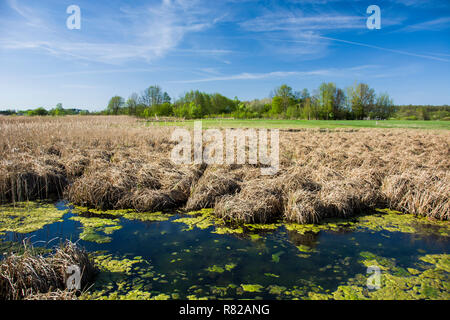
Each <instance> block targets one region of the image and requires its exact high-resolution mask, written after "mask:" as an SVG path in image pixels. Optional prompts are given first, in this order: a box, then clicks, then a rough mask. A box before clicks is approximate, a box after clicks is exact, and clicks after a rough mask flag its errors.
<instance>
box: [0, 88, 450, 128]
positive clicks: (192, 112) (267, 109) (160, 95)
mask: <svg viewBox="0 0 450 320" xmlns="http://www.w3.org/2000/svg"><path fill="white" fill-rule="evenodd" d="M0 114H3V115H14V114H18V115H28V116H36V115H40V116H45V115H52V116H58V115H71V114H108V115H131V116H137V117H142V118H150V117H152V118H153V117H178V118H184V119H200V118H211V117H227V118H228V117H231V118H236V119H252V118H272V119H306V120H344V119H345V120H353V119H355V120H356V119H358V120H360V119H379V120H384V119H396V120H450V106H448V105H444V106H422V105H403V106H395V105H394V103H393V101H392V99H391V98H390V97H389V95H388V94H387V93H378V94H377V93H376V92H375V90H374V89H372V88H370V87H369V86H368V85H367V84H365V83H357V84H355V85H354V86H353V87H349V88H346V89H345V90H343V89H341V88H338V87H336V85H335V84H334V83H322V84H321V85H320V87H319V88H317V89H316V90H314V91H313V93H310V92H309V91H308V89H303V90H301V91H294V90H293V89H292V88H291V87H289V86H288V85H285V84H283V85H281V86H280V87H278V88H275V89H274V90H273V91H272V92H271V93H270V95H269V97H268V98H264V99H255V100H252V101H240V100H239V99H237V98H234V99H230V98H228V97H225V96H223V95H221V94H219V93H213V94H209V93H205V92H200V91H198V90H197V91H189V92H187V93H185V94H184V95H183V96H181V97H179V98H178V99H176V100H174V101H172V98H171V97H170V96H169V94H167V92H164V91H163V90H162V89H161V87H159V86H157V85H155V86H150V87H148V88H147V89H146V90H144V91H143V92H142V93H141V94H138V93H133V94H131V95H130V96H129V97H128V99H126V100H125V99H124V98H123V97H120V96H114V97H112V98H111V99H110V101H109V103H108V105H107V107H106V109H105V110H103V111H101V112H94V113H92V112H91V113H90V112H89V111H87V110H79V109H64V108H63V106H62V104H61V103H59V104H58V105H57V106H56V107H54V108H51V109H49V110H47V109H45V108H37V109H30V110H27V111H21V112H19V111H14V110H7V111H0Z"/></svg>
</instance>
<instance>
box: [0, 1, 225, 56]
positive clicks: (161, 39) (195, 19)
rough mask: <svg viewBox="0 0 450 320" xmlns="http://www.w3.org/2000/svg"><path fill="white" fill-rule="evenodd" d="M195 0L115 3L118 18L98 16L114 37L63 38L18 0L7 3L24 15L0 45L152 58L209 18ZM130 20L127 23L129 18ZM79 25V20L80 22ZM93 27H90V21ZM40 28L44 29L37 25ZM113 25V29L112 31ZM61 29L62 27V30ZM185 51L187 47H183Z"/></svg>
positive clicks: (202, 27)
mask: <svg viewBox="0 0 450 320" xmlns="http://www.w3.org/2000/svg"><path fill="white" fill-rule="evenodd" d="M198 2H199V1H185V0H173V1H170V0H163V1H162V2H161V3H160V4H157V5H153V6H146V7H141V8H133V9H130V8H121V10H120V13H118V14H119V15H121V16H120V19H118V21H120V22H117V21H115V22H109V21H108V20H107V19H106V20H104V21H99V22H98V23H97V24H96V26H99V27H98V28H100V29H101V28H104V26H103V23H102V22H104V23H105V24H106V25H107V24H108V23H111V24H112V26H113V27H114V28H111V29H110V30H108V31H109V33H112V34H113V33H114V32H119V33H120V34H121V35H123V36H122V37H117V40H114V41H99V40H97V39H96V40H92V41H88V40H84V41H80V40H79V39H78V38H76V37H73V38H71V39H67V37H68V36H67V32H66V30H65V29H64V28H61V26H58V27H55V26H54V25H52V24H51V23H48V22H47V20H48V19H44V18H42V17H40V12H38V11H36V10H33V9H32V8H30V7H27V6H24V5H23V4H21V3H20V2H19V1H18V0H8V2H7V3H8V5H9V6H10V8H11V9H12V10H14V11H15V12H16V13H18V15H19V16H20V17H21V18H22V20H24V21H25V24H23V23H21V22H20V21H15V25H17V26H21V27H20V28H15V29H14V31H11V32H9V33H5V34H3V35H1V36H0V48H4V49H16V50H17V49H22V50H26V49H34V50H41V51H42V52H46V53H48V54H52V55H54V56H57V57H62V58H71V59H73V58H76V59H81V60H88V61H95V62H103V63H108V64H117V63H121V62H123V61H125V60H145V61H152V60H154V59H155V58H160V57H163V56H165V55H167V54H168V53H170V52H172V51H173V50H175V49H176V48H177V47H178V45H179V44H180V43H181V41H182V40H183V39H184V37H185V36H186V35H187V34H189V33H197V32H202V31H204V30H206V29H208V28H210V27H211V26H213V24H214V20H215V16H214V15H213V14H211V12H209V11H208V10H198V9H197V7H198ZM130 21H131V23H130ZM82 28H83V24H82ZM94 29H95V27H94ZM43 30H45V31H43ZM118 30H119V31H118ZM64 32H66V33H64ZM184 52H186V53H188V51H184ZM191 53H192V54H202V55H220V54H224V53H226V50H222V51H221V50H208V49H202V50H200V49H199V50H192V52H191Z"/></svg>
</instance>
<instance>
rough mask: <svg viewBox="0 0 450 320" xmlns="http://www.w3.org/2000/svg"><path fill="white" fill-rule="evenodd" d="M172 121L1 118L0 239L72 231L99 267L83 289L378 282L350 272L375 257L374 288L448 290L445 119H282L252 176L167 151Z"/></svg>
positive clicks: (344, 293)
mask: <svg viewBox="0 0 450 320" xmlns="http://www.w3.org/2000/svg"><path fill="white" fill-rule="evenodd" d="M172 130H173V127H171V126H152V125H150V126H149V125H148V124H147V123H144V122H141V121H138V120H136V119H134V118H131V117H125V116H123V117H122V116H116V117H107V116H104V117H102V116H96V117H89V116H83V117H81V116H68V117H64V118H58V117H56V118H49V117H45V118H40V117H33V118H17V117H2V118H0V159H1V160H0V201H1V202H2V203H3V204H4V206H2V207H1V208H0V238H1V240H0V245H2V248H3V246H4V247H5V248H6V247H8V248H14V246H13V245H12V244H11V243H16V242H17V241H19V242H20V240H22V239H23V238H24V237H26V238H28V237H32V236H34V237H35V238H33V239H35V240H39V241H44V242H46V241H49V240H51V239H52V238H53V237H59V238H62V239H72V240H74V241H75V240H77V239H80V244H82V245H83V246H85V247H86V248H87V250H88V251H89V252H90V253H91V254H92V255H93V259H94V260H95V263H96V265H97V267H99V268H100V270H101V272H100V275H99V278H97V281H96V282H95V283H96V287H95V288H94V289H93V290H91V291H90V292H88V293H86V294H85V295H83V297H85V298H132V299H134V298H148V299H151V298H155V299H165V298H172V299H178V298H182V299H190V298H219V297H228V298H237V297H243V298H258V297H266V298H271V299H272V298H280V299H293V298H302V299H306V298H308V299H309V298H320V299H322V298H323V299H328V298H382V297H388V296H380V295H382V294H386V295H387V293H386V292H384V291H383V292H384V293H382V292H381V291H378V293H376V292H368V291H367V290H366V289H364V288H363V286H362V282H363V279H365V278H364V277H365V269H364V268H365V266H366V265H367V263H365V262H364V261H366V260H367V261H369V260H370V261H372V260H375V261H376V263H377V264H379V265H380V267H381V268H383V270H384V271H386V274H389V277H390V278H389V277H388V278H387V279H389V281H388V282H387V283H388V284H389V285H390V286H392V285H393V286H394V287H391V289H392V288H397V289H395V290H394V291H392V290H393V289H392V290H391V289H390V290H391V291H392V292H395V294H396V295H394V296H389V297H391V298H392V297H394V298H398V299H416V298H437V299H442V298H444V299H448V294H449V290H448V283H449V282H448V279H449V278H448V272H449V270H448V252H447V248H448V243H449V242H448V234H449V233H448V231H449V226H448V219H449V216H450V202H449V200H448V199H449V197H448V195H449V194H450V177H449V166H450V163H449V159H450V157H449V154H450V149H449V137H450V136H449V132H448V131H446V130H439V131H433V130H427V131H424V130H412V129H364V128H361V129H348V128H338V129H304V130H301V131H290V130H285V131H281V133H280V170H279V173H278V174H277V175H275V176H261V175H260V168H259V167H258V165H208V166H207V165H175V164H173V163H172V162H170V160H169V154H170V151H171V150H172V148H173V146H174V145H175V143H176V142H174V141H171V140H170V137H171V132H172ZM62 199H64V200H65V201H67V202H58V204H57V206H56V207H55V206H54V203H55V202H57V201H60V200H62ZM35 200H46V201H47V202H46V203H36V202H30V201H35ZM48 201H50V202H48ZM23 202H25V203H27V204H23ZM378 208H388V211H386V212H387V213H386V212H385V213H383V212H379V211H378V213H377V211H376V209H378ZM111 210H113V211H111ZM389 210H395V211H396V212H392V211H389ZM192 211H194V213H192ZM374 213H375V215H374ZM330 219H340V220H338V221H337V222H336V221H330ZM183 230H185V232H182V231H183ZM33 241H34V240H33ZM411 241H413V244H411ZM408 243H409V244H408ZM396 246H397V248H396ZM408 246H409V247H408ZM228 248H229V249H228ZM102 250H103V251H105V250H106V251H107V252H106V253H105V252H103V253H101V252H98V251H102ZM7 251H13V252H14V249H12V250H7ZM16 251H17V250H16ZM224 252H225V253H226V254H224ZM365 252H366V253H365ZM367 252H369V253H367ZM194 253H195V254H194ZM126 254H131V255H129V256H126ZM199 255H201V256H202V257H203V259H198V256H199ZM4 258H5V257H4ZM5 259H8V256H6V258H5ZM9 259H11V258H9ZM17 259H18V258H17ZM124 259H125V260H124ZM346 259H347V260H346ZM392 259H394V260H395V261H397V262H396V263H393V262H392V261H393V260H392ZM3 261H6V260H2V262H3ZM124 261H125V262H124ZM252 261H253V262H252ZM338 261H339V263H341V262H342V263H341V264H342V266H340V267H339V266H336V265H337V264H338ZM347 263H348V264H347ZM17 265H19V264H17ZM258 268H259V269H258ZM321 268H324V269H323V271H322V272H323V274H317V273H316V272H317V270H318V269H321ZM339 268H340V269H339ZM399 268H400V269H399ZM408 268H410V269H411V270H409V269H408ZM256 269H258V270H263V271H264V272H261V271H258V272H255V270H256ZM335 269H336V270H335ZM18 270H20V269H18ZM404 270H406V272H408V273H404V272H403V271H404ZM410 271H411V272H410ZM18 272H19V271H18ZM252 275H254V276H252ZM405 277H406V278H405ZM294 279H295V280H294ZM299 279H300V280H299ZM193 286H195V287H193ZM399 288H400V289H399ZM2 290H3V289H2ZM45 290H46V289H39V290H37V291H39V292H40V293H46V292H41V291H45ZM386 290H387V289H386ZM399 290H400V291H399ZM387 291H388V292H389V290H387ZM380 292H381V293H380ZM6 297H9V298H17V297H18V296H17V294H15V296H14V294H13V295H12V296H11V295H6Z"/></svg>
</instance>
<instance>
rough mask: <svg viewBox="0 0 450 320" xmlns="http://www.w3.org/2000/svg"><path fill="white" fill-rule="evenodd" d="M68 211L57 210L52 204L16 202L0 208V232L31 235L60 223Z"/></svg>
mask: <svg viewBox="0 0 450 320" xmlns="http://www.w3.org/2000/svg"><path fill="white" fill-rule="evenodd" d="M66 213H68V210H58V208H56V207H55V205H53V204H47V203H42V202H16V203H15V204H14V205H1V206H0V232H16V233H23V234H26V233H31V232H34V231H37V230H40V229H42V228H43V227H44V226H46V225H50V224H53V223H55V222H62V221H63V220H62V217H63V216H64V215H65V214H66Z"/></svg>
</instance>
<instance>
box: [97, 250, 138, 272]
mask: <svg viewBox="0 0 450 320" xmlns="http://www.w3.org/2000/svg"><path fill="white" fill-rule="evenodd" d="M94 260H95V264H96V265H97V266H98V267H99V268H100V270H101V271H108V272H119V273H125V274H130V273H131V271H132V270H133V266H134V265H136V264H140V263H143V262H144V261H145V260H143V259H142V257H134V258H133V259H128V258H122V259H117V258H114V257H113V256H112V254H106V255H97V256H95V257H94Z"/></svg>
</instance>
